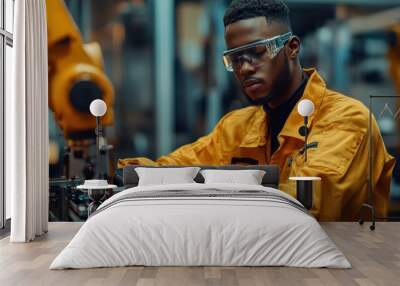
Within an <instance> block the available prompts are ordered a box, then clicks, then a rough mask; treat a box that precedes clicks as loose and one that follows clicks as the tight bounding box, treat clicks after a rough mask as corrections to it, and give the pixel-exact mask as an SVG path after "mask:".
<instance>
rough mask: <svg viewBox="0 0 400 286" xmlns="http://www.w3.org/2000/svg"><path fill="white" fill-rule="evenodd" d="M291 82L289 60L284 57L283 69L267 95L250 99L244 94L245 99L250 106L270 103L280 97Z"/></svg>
mask: <svg viewBox="0 0 400 286" xmlns="http://www.w3.org/2000/svg"><path fill="white" fill-rule="evenodd" d="M291 81H292V78H291V76H290V70H289V60H288V58H287V56H286V55H285V62H284V63H283V68H282V70H281V72H280V73H279V75H278V77H277V78H276V80H275V82H274V83H273V84H272V88H271V91H270V92H269V93H268V94H267V95H265V96H263V97H261V98H257V99H252V98H251V97H250V96H248V95H247V94H245V97H246V99H247V101H248V102H249V103H250V104H251V105H266V104H268V103H270V102H271V101H273V100H275V99H277V98H279V97H280V96H282V94H283V93H284V91H285V90H286V89H287V88H288V87H289V85H290V83H291Z"/></svg>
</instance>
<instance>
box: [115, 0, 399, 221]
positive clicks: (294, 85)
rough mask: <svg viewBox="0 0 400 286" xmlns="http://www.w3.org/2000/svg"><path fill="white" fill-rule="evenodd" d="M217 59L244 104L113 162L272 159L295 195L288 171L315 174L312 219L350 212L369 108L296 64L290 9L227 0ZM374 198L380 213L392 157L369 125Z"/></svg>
mask: <svg viewBox="0 0 400 286" xmlns="http://www.w3.org/2000/svg"><path fill="white" fill-rule="evenodd" d="M224 24H225V41H226V44H227V47H228V50H227V51H226V52H225V53H224V57H223V59H224V64H225V67H226V69H227V70H228V71H230V72H233V73H234V75H235V76H236V78H237V80H238V81H239V82H240V84H241V87H242V91H243V92H244V94H245V95H246V96H247V98H248V100H249V101H250V103H251V106H250V107H247V108H243V109H239V110H235V111H232V112H230V113H228V114H227V115H225V116H224V117H223V118H222V119H221V120H220V121H219V123H218V124H217V126H216V127H215V128H214V130H213V131H212V132H211V133H210V134H209V135H207V136H204V137H202V138H200V139H198V140H197V141H196V142H194V143H192V144H188V145H185V146H182V147H181V148H179V149H177V150H176V151H174V152H172V153H171V154H168V155H166V156H163V157H161V158H159V159H158V160H157V161H156V162H154V161H152V160H149V159H147V158H127V159H122V160H119V166H120V167H123V166H125V165H127V164H140V165H153V166H156V165H227V164H237V163H241V164H276V165H278V166H279V167H280V189H281V190H282V191H284V192H287V193H289V194H291V195H293V196H295V186H294V184H293V182H291V181H289V177H290V176H319V177H321V178H322V181H321V185H320V187H321V190H320V192H318V193H317V194H318V195H317V197H316V198H315V203H314V205H313V208H312V210H311V212H312V213H313V215H314V216H315V217H316V218H318V219H319V220H338V219H343V220H347V219H355V218H356V217H357V213H358V211H359V209H360V207H361V205H362V203H364V202H365V201H366V198H367V191H368V118H369V113H368V109H367V108H366V107H365V106H364V105H363V104H361V103H360V102H359V101H357V100H355V99H352V98H350V97H346V96H344V95H342V94H340V93H338V92H335V91H331V90H329V89H328V88H327V87H326V84H325V82H324V81H323V79H322V78H321V77H320V76H319V74H318V73H317V72H316V71H315V70H314V69H306V70H303V69H302V67H301V65H300V62H299V59H298V54H299V50H300V40H299V38H298V37H297V36H295V35H293V34H292V33H291V26H290V20H289V10H288V8H287V6H286V5H285V4H284V3H282V2H281V1H278V0H264V1H260V0H237V1H233V2H232V3H231V4H230V6H229V8H228V9H227V11H226V13H225V16H224ZM301 99H309V100H311V101H312V102H313V103H314V105H315V111H314V113H313V114H312V116H311V117H310V118H309V137H308V142H310V144H309V145H310V148H309V150H308V159H307V161H306V162H305V160H304V156H303V154H302V152H301V149H302V147H303V146H304V137H303V136H302V135H301V134H299V128H300V127H301V126H303V124H304V121H303V118H302V117H301V116H300V115H299V114H298V113H297V108H296V106H297V103H298V102H299V101H300V100H301ZM372 135H373V137H372V144H373V150H372V156H373V158H374V160H373V162H374V163H373V166H372V176H371V177H372V179H373V180H372V182H373V197H372V198H373V202H374V205H375V207H376V211H377V215H378V216H383V215H386V214H387V211H388V203H389V190H390V180H391V174H392V170H393V167H394V163H395V162H394V159H393V158H392V157H391V156H390V155H389V154H388V153H387V152H386V148H385V146H384V143H383V140H382V137H381V135H380V132H379V129H378V127H377V124H376V121H375V120H373V124H372Z"/></svg>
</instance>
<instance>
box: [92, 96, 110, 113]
mask: <svg viewBox="0 0 400 286" xmlns="http://www.w3.org/2000/svg"><path fill="white" fill-rule="evenodd" d="M89 109H90V113H91V114H92V115H93V116H96V117H101V116H103V115H104V114H106V111H107V105H106V103H105V102H104V101H103V100H101V99H95V100H93V101H92V103H91V104H90V107H89Z"/></svg>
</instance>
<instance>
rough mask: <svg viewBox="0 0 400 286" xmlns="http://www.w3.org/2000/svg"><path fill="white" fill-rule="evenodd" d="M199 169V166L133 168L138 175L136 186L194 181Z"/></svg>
mask: <svg viewBox="0 0 400 286" xmlns="http://www.w3.org/2000/svg"><path fill="white" fill-rule="evenodd" d="M199 170H200V168H199V167H182V168H146V167H137V168H135V171H136V173H137V174H138V176H139V183H138V186H149V185H168V184H187V183H195V181H194V180H193V179H194V178H195V177H196V175H197V173H198V172H199Z"/></svg>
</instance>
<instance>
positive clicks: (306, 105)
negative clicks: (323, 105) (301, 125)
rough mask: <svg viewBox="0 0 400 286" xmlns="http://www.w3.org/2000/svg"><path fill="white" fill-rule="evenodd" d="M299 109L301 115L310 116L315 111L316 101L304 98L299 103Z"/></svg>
mask: <svg viewBox="0 0 400 286" xmlns="http://www.w3.org/2000/svg"><path fill="white" fill-rule="evenodd" d="M297 111H298V112H299V114H300V115H301V116H310V115H311V114H313V112H314V103H313V102H312V101H311V100H309V99H303V100H301V101H300V102H299V104H298V105H297Z"/></svg>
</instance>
